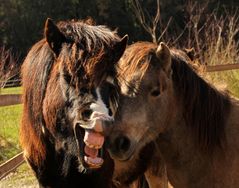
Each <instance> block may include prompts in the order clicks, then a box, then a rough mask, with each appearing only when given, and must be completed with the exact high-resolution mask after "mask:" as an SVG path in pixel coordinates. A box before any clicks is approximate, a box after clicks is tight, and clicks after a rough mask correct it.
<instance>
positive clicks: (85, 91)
mask: <svg viewBox="0 0 239 188" xmlns="http://www.w3.org/2000/svg"><path fill="white" fill-rule="evenodd" d="M88 92H89V90H88V89H87V88H86V87H82V88H80V94H86V93H88Z"/></svg>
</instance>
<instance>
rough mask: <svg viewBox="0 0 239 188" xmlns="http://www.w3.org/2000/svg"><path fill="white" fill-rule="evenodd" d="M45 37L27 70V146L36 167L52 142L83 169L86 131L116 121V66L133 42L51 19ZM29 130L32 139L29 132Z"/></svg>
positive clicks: (24, 136) (103, 29) (94, 28)
mask: <svg viewBox="0 0 239 188" xmlns="http://www.w3.org/2000/svg"><path fill="white" fill-rule="evenodd" d="M44 35H45V37H44V39H43V40H41V41H39V42H38V43H36V44H35V45H34V46H33V47H32V49H31V50H30V52H29V53H28V55H27V57H26V59H25V62H24V64H23V68H22V77H23V88H24V94H23V98H24V115H23V123H22V127H21V135H22V136H21V142H22V145H23V147H24V149H25V151H26V152H25V153H28V154H27V155H29V156H30V155H31V158H32V160H33V163H36V164H38V163H41V161H44V159H45V158H46V155H47V152H49V151H47V150H48V149H46V145H49V143H51V144H52V145H55V146H54V147H53V150H54V149H55V150H56V152H57V153H58V154H59V155H61V153H63V154H64V155H65V158H67V157H68V158H67V159H69V160H72V158H78V159H79V160H80V164H82V165H83V166H85V167H91V166H90V165H89V164H86V163H85V160H84V156H85V150H84V146H85V145H84V141H83V139H84V136H85V130H86V129H87V130H88V131H91V130H92V129H93V128H94V127H92V125H93V124H94V123H92V121H96V120H98V119H101V118H103V120H111V119H112V117H113V114H114V112H115V106H114V105H115V104H116V99H117V94H116V93H117V92H116V89H115V88H116V87H113V85H114V84H115V80H114V79H113V78H114V77H115V73H116V71H115V69H114V66H115V63H116V62H117V61H118V60H119V58H120V57H121V55H122V54H123V52H124V50H125V48H126V44H127V38H128V37H127V36H125V37H124V38H122V39H121V38H120V37H119V36H118V35H117V34H116V32H115V31H111V30H110V29H109V28H107V27H106V26H102V25H93V24H92V22H91V21H89V20H86V21H75V20H72V21H61V22H59V23H58V24H57V25H55V24H54V23H53V21H52V20H50V19H47V21H46V23H45V29H44ZM29 123H30V124H31V126H28V125H27V124H29ZM30 127H32V132H31V133H30V134H29V135H30V137H31V138H29V139H28V138H27V134H26V133H25V132H24V131H25V130H27V129H29V128H30ZM29 132H30V131H29ZM42 140H48V141H42ZM30 142H31V143H30ZM88 150H89V148H88ZM49 153H50V152H49ZM88 153H89V151H88ZM69 156H70V157H69ZM29 158H30V157H29Z"/></svg>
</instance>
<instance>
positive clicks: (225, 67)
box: [206, 63, 239, 72]
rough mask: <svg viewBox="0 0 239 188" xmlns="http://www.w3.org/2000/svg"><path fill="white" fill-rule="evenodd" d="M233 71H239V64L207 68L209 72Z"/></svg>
mask: <svg viewBox="0 0 239 188" xmlns="http://www.w3.org/2000/svg"><path fill="white" fill-rule="evenodd" d="M233 69H239V63H235V64H225V65H213V66H209V65H208V66H206V71H207V72H217V71H226V70H233Z"/></svg>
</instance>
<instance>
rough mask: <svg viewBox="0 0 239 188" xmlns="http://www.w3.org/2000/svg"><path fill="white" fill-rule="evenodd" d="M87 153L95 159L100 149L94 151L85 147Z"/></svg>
mask: <svg viewBox="0 0 239 188" xmlns="http://www.w3.org/2000/svg"><path fill="white" fill-rule="evenodd" d="M85 153H86V154H87V155H89V156H90V157H92V158H95V157H97V155H98V149H93V148H89V147H88V146H85Z"/></svg>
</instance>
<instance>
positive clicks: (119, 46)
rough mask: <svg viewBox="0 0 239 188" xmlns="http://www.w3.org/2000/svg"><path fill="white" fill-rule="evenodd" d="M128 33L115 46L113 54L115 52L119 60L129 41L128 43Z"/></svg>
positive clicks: (116, 59)
mask: <svg viewBox="0 0 239 188" xmlns="http://www.w3.org/2000/svg"><path fill="white" fill-rule="evenodd" d="M128 38H129V37H128V35H125V36H124V37H123V38H122V39H121V40H120V41H119V42H117V43H116V44H115V45H114V46H113V54H114V60H115V61H116V62H117V61H118V60H119V59H120V58H121V56H122V55H123V53H124V51H125V49H126V46H127V43H128Z"/></svg>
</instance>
